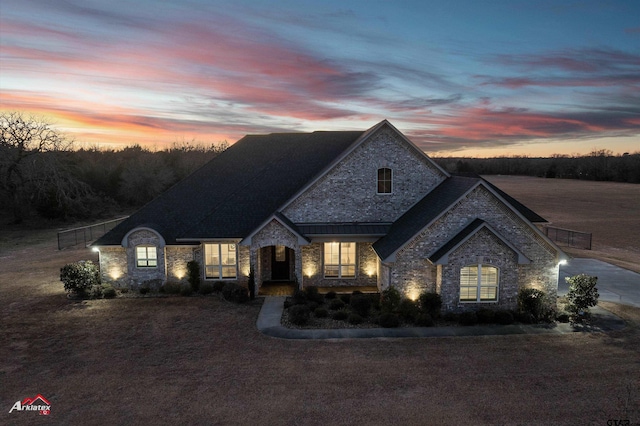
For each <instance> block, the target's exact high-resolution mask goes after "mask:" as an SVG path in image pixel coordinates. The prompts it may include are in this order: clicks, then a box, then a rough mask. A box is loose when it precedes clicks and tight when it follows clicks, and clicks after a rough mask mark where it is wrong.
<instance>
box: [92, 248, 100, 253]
mask: <svg viewBox="0 0 640 426" xmlns="http://www.w3.org/2000/svg"><path fill="white" fill-rule="evenodd" d="M91 251H93V252H96V253H100V248H99V247H91Z"/></svg>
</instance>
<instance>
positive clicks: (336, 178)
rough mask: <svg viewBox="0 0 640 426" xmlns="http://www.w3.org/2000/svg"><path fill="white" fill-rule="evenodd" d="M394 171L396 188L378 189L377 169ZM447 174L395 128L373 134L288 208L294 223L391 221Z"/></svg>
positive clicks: (288, 213) (393, 184)
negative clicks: (384, 190) (380, 191)
mask: <svg viewBox="0 0 640 426" xmlns="http://www.w3.org/2000/svg"><path fill="white" fill-rule="evenodd" d="M381 167H388V168H390V169H391V170H392V171H393V172H392V173H393V177H392V180H393V183H392V193H391V194H378V193H377V179H378V169H379V168H381ZM443 180H444V175H443V174H442V172H441V171H440V170H438V169H437V168H435V167H434V166H433V165H432V164H431V163H429V161H428V160H426V159H425V158H422V157H421V155H419V154H418V153H416V152H415V149H414V148H413V147H411V146H410V145H409V144H407V143H406V142H405V141H404V140H402V139H401V138H400V136H398V135H397V134H396V133H395V132H393V131H392V130H390V129H387V128H384V129H382V130H380V131H378V133H376V134H374V135H372V136H370V137H369V139H368V140H366V141H365V142H364V143H363V144H362V145H360V146H359V147H357V148H356V149H355V150H354V151H353V152H351V153H350V154H349V155H348V156H347V157H346V158H345V159H343V160H342V162H341V163H339V164H338V165H336V167H334V168H333V169H332V170H331V172H329V173H328V174H327V175H326V176H323V177H322V178H321V179H320V180H319V181H318V182H316V183H315V184H314V185H313V186H312V187H311V188H309V189H308V190H307V191H305V193H304V194H302V195H301V196H300V197H299V198H298V199H297V200H295V201H294V202H293V203H292V204H291V205H290V206H288V207H287V208H286V209H285V210H284V212H283V213H284V214H285V215H286V216H287V217H288V218H289V219H290V220H292V221H293V222H295V223H313V222H392V221H395V220H396V219H397V218H398V217H400V216H401V215H402V214H403V213H404V212H406V211H407V210H408V209H409V208H410V207H411V206H413V205H414V204H415V203H416V202H417V201H419V200H420V199H422V198H423V197H424V196H425V195H426V194H427V193H428V192H429V191H430V190H431V189H432V188H434V187H435V186H437V185H438V184H439V183H440V182H442V181H443Z"/></svg>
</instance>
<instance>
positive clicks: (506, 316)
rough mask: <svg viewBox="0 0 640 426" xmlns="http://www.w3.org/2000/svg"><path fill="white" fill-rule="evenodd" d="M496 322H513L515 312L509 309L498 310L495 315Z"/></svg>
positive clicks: (501, 323)
mask: <svg viewBox="0 0 640 426" xmlns="http://www.w3.org/2000/svg"><path fill="white" fill-rule="evenodd" d="M494 318H495V321H496V323H498V324H500V325H509V324H513V321H514V318H513V314H512V313H511V312H509V311H496V312H495V315H494Z"/></svg>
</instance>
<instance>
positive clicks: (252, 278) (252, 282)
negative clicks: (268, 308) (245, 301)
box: [247, 268, 256, 300]
mask: <svg viewBox="0 0 640 426" xmlns="http://www.w3.org/2000/svg"><path fill="white" fill-rule="evenodd" d="M247 285H248V286H249V299H250V300H253V299H255V298H256V274H255V273H254V272H253V268H251V269H249V283H248V284H247Z"/></svg>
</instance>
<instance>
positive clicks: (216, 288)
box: [213, 281, 227, 293]
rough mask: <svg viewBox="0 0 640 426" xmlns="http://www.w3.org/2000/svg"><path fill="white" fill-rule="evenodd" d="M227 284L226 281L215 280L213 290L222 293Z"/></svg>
mask: <svg viewBox="0 0 640 426" xmlns="http://www.w3.org/2000/svg"><path fill="white" fill-rule="evenodd" d="M225 285H227V283H225V282H224V281H214V282H213V292H214V293H221V292H222V289H223V288H224V286H225Z"/></svg>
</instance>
